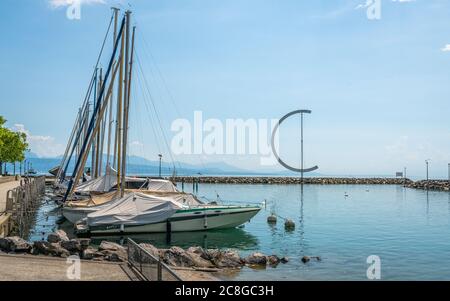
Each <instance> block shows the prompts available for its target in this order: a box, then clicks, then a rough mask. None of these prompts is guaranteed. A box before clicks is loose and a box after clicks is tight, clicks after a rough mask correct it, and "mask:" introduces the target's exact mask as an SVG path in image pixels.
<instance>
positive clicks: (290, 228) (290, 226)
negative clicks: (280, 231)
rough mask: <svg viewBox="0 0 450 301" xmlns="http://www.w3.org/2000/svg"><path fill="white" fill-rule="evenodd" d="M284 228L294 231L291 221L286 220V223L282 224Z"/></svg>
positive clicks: (293, 224)
mask: <svg viewBox="0 0 450 301" xmlns="http://www.w3.org/2000/svg"><path fill="white" fill-rule="evenodd" d="M284 228H285V229H286V230H294V229H295V223H294V221H293V220H291V219H286V221H285V222H284Z"/></svg>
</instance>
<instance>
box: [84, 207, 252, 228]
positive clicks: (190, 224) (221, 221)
mask: <svg viewBox="0 0 450 301" xmlns="http://www.w3.org/2000/svg"><path fill="white" fill-rule="evenodd" d="M260 210H261V208H259V207H248V208H246V207H236V208H212V209H211V208H208V209H194V210H180V211H178V212H177V213H175V214H174V215H173V216H172V217H171V218H170V219H169V220H166V221H163V222H159V223H153V224H146V225H129V226H120V225H114V226H112V225H109V226H97V227H91V228H89V229H84V230H83V229H82V228H80V229H78V231H77V232H78V233H83V232H89V233H90V234H91V235H99V234H111V235H113V234H131V233H134V234H137V233H165V232H167V231H168V229H169V231H171V232H195V231H206V230H213V229H227V228H235V227H238V226H240V225H242V224H244V223H246V222H248V221H249V220H250V219H252V218H253V217H254V216H255V215H256V214H257V213H258V212H259V211H260ZM168 224H170V226H168Z"/></svg>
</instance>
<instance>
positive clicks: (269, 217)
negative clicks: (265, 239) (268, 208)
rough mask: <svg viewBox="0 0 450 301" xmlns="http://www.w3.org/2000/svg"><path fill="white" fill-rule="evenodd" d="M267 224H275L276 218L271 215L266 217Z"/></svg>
mask: <svg viewBox="0 0 450 301" xmlns="http://www.w3.org/2000/svg"><path fill="white" fill-rule="evenodd" d="M267 222H268V223H269V224H276V223H277V217H276V216H275V215H273V214H272V215H270V216H268V217H267Z"/></svg>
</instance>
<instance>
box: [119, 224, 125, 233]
mask: <svg viewBox="0 0 450 301" xmlns="http://www.w3.org/2000/svg"><path fill="white" fill-rule="evenodd" d="M123 231H125V225H124V224H121V225H120V232H123Z"/></svg>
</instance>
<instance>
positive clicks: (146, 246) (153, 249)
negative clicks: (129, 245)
mask: <svg viewBox="0 0 450 301" xmlns="http://www.w3.org/2000/svg"><path fill="white" fill-rule="evenodd" d="M139 246H141V247H142V248H143V249H144V250H146V251H147V252H149V253H150V254H151V255H153V256H155V257H156V258H159V249H158V248H157V247H155V246H154V245H152V244H146V243H142V244H139Z"/></svg>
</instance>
